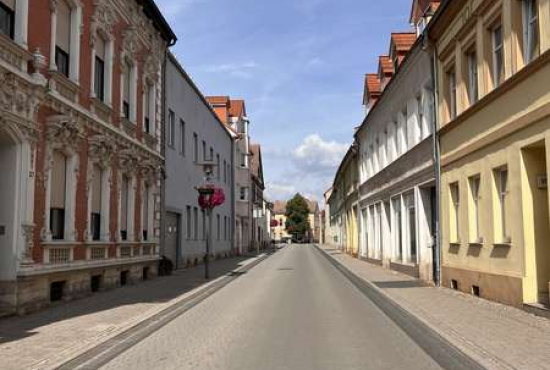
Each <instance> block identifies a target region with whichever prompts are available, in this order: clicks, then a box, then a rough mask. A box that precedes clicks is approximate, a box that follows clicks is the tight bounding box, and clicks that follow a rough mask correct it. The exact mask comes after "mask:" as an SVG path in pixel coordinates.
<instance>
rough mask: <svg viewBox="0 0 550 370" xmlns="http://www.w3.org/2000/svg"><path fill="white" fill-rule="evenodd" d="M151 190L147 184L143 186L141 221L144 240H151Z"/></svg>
mask: <svg viewBox="0 0 550 370" xmlns="http://www.w3.org/2000/svg"><path fill="white" fill-rule="evenodd" d="M149 190H150V187H149V185H147V184H144V186H143V217H142V221H141V224H142V225H141V228H142V230H143V240H144V241H147V240H149Z"/></svg>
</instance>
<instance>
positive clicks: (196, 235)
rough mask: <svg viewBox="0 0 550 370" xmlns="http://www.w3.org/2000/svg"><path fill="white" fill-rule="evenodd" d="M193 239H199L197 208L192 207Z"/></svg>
mask: <svg viewBox="0 0 550 370" xmlns="http://www.w3.org/2000/svg"><path fill="white" fill-rule="evenodd" d="M193 239H195V240H199V209H198V208H197V207H194V208H193Z"/></svg>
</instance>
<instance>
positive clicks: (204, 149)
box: [202, 140, 208, 162]
mask: <svg viewBox="0 0 550 370" xmlns="http://www.w3.org/2000/svg"><path fill="white" fill-rule="evenodd" d="M202 160H203V161H205V162H206V161H207V160H208V158H206V141H204V140H203V141H202Z"/></svg>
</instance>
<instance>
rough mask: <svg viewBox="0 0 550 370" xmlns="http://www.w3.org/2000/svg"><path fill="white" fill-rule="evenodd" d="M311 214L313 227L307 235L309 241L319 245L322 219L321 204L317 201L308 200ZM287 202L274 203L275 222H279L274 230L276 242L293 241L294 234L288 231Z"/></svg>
mask: <svg viewBox="0 0 550 370" xmlns="http://www.w3.org/2000/svg"><path fill="white" fill-rule="evenodd" d="M306 201H307V203H308V208H309V210H310V213H309V215H308V220H309V224H310V227H311V230H310V232H309V233H308V235H306V238H307V241H309V242H313V243H319V241H320V239H321V218H320V210H319V204H318V203H317V202H316V201H310V200H308V199H306ZM286 203H287V202H286V201H275V202H274V206H273V209H274V213H275V220H276V221H277V227H275V228H274V231H273V233H274V240H275V241H276V242H283V241H286V240H290V239H292V237H293V236H292V234H289V233H288V232H287V230H286V221H287V217H286V215H285V214H286Z"/></svg>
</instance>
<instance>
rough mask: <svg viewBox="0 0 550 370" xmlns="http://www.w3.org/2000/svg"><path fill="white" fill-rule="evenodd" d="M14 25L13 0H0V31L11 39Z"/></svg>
mask: <svg viewBox="0 0 550 370" xmlns="http://www.w3.org/2000/svg"><path fill="white" fill-rule="evenodd" d="M14 25H15V0H1V1H0V33H2V34H4V35H6V36H8V37H9V38H10V39H13V36H14V28H15V27H14Z"/></svg>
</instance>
